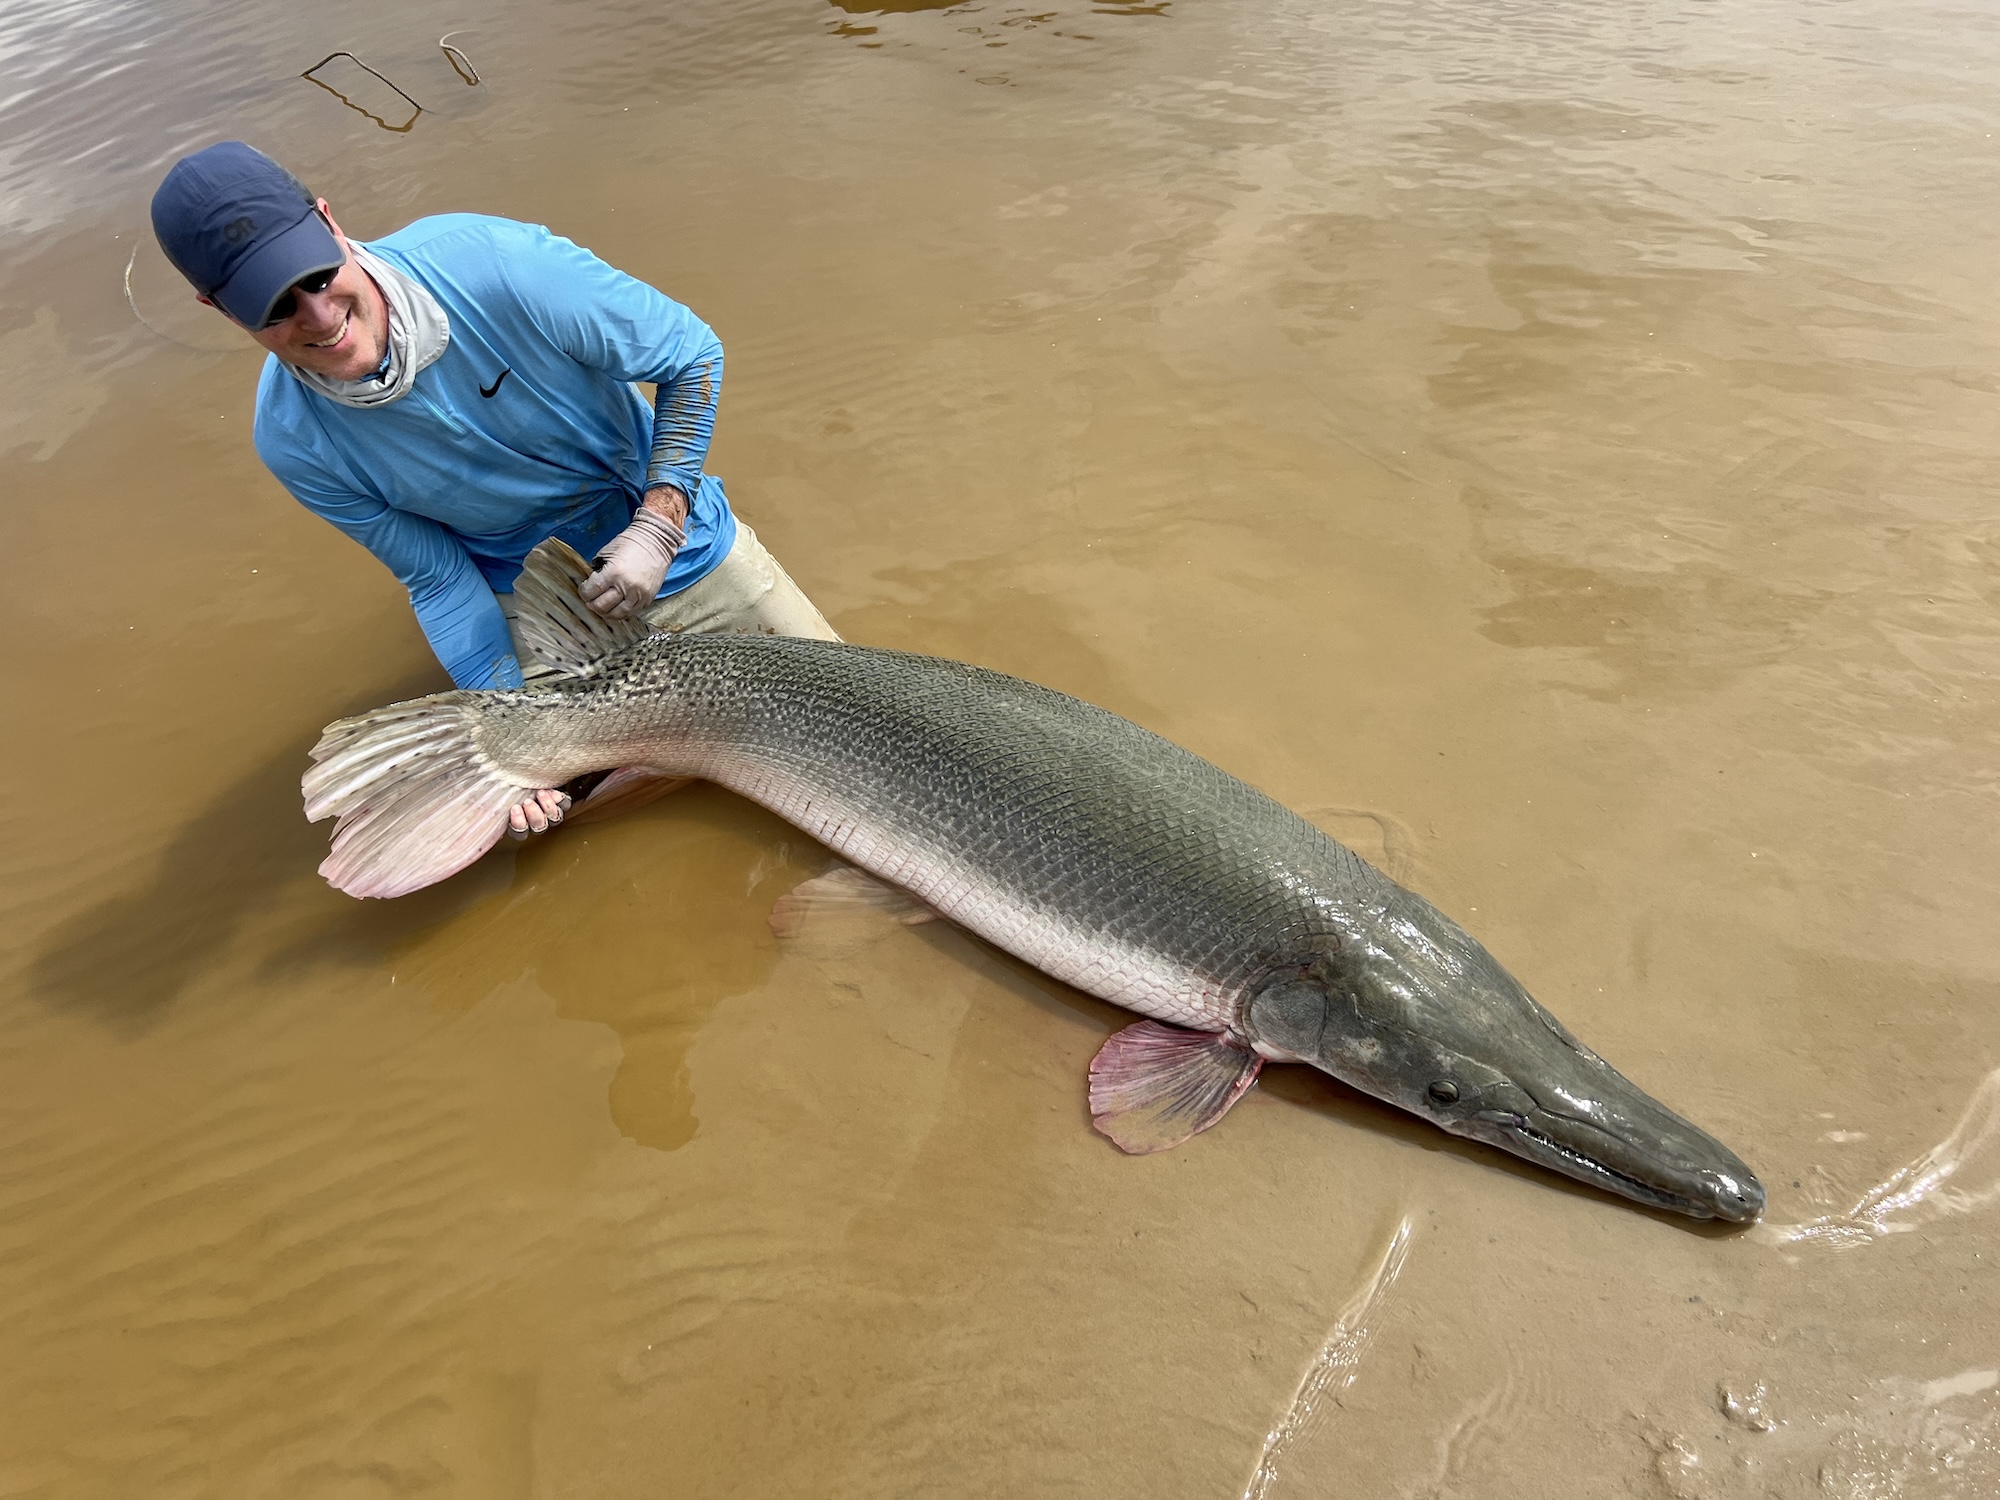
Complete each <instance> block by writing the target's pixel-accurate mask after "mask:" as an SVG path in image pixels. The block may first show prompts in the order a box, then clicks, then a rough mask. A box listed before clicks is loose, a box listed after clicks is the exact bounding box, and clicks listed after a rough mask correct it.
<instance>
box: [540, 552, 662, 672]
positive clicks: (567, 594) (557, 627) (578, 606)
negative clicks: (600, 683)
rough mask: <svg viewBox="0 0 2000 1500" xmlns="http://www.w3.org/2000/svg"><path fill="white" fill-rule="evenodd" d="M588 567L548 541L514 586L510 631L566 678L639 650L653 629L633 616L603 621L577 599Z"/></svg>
mask: <svg viewBox="0 0 2000 1500" xmlns="http://www.w3.org/2000/svg"><path fill="white" fill-rule="evenodd" d="M589 576H590V564H589V563H587V562H585V561H584V560H583V559H582V558H581V557H579V556H577V552H576V549H575V548H574V547H572V546H570V544H569V543H568V542H564V541H558V540H557V539H556V538H555V537H550V538H549V539H548V540H547V541H545V542H543V543H542V544H541V545H540V546H538V547H537V548H535V550H534V551H533V552H530V553H529V554H528V560H527V562H525V563H524V564H522V567H521V574H520V576H519V577H518V578H516V579H515V580H514V628H515V629H516V630H518V631H519V632H520V634H521V639H522V641H523V642H525V643H526V645H527V647H528V649H529V650H530V651H532V652H534V653H535V655H536V656H538V657H540V658H541V659H542V660H543V661H545V662H547V663H548V664H549V665H550V666H552V667H554V668H555V669H556V670H557V671H558V672H561V673H563V674H564V675H566V676H569V677H581V676H583V675H585V674H586V673H588V672H591V671H594V670H595V669H596V667H597V664H598V663H599V662H601V661H603V660H604V658H605V657H607V656H615V655H616V654H617V653H618V652H620V651H623V650H625V649H626V648H627V647H628V646H634V645H637V644H638V643H639V642H640V641H643V640H644V639H645V638H646V637H647V636H648V635H650V634H652V627H651V626H649V625H648V624H647V623H646V622H645V621H644V620H642V619H640V618H638V617H637V616H636V615H635V616H634V617H633V618H631V619H629V620H607V619H605V618H604V616H603V615H600V614H599V613H598V612H597V611H596V610H594V609H592V608H591V607H590V606H589V605H588V604H585V603H584V602H583V597H582V596H581V595H580V594H578V593H577V591H576V586H577V584H579V583H581V582H582V581H583V580H584V579H586V578H588V577H589Z"/></svg>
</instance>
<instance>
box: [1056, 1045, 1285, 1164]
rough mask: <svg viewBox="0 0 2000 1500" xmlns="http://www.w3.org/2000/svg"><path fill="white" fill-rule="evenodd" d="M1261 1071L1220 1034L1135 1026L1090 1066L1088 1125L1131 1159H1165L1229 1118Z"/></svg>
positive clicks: (1259, 1063) (1255, 1059) (1254, 1058)
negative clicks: (1155, 1155)
mask: <svg viewBox="0 0 2000 1500" xmlns="http://www.w3.org/2000/svg"><path fill="white" fill-rule="evenodd" d="M1263 1066H1264V1059H1263V1058H1261V1057H1259V1056H1258V1055H1257V1054H1256V1053H1255V1052H1252V1051H1251V1050H1250V1049H1249V1048H1248V1047H1245V1046H1243V1045H1241V1044H1240V1043H1237V1042H1233V1041H1231V1040H1230V1039H1229V1038H1228V1037H1226V1036H1223V1035H1221V1034H1220V1033H1217V1032H1212V1031H1184V1030H1182V1029H1181V1028H1180V1027H1178V1026H1162V1025H1161V1024H1160V1023H1159V1022H1158V1021H1141V1022H1139V1023H1138V1024H1137V1025H1136V1026H1127V1027H1126V1028H1125V1029H1124V1030H1123V1031H1121V1032H1119V1033H1118V1034H1117V1035H1115V1036H1113V1037H1112V1038H1111V1039H1110V1040H1109V1041H1107V1042H1106V1043H1105V1044H1104V1045H1103V1046H1102V1047H1100V1048H1099V1049H1098V1052H1097V1056H1095V1057H1093V1058H1092V1059H1091V1060H1090V1123H1091V1124H1092V1125H1094V1126H1096V1127H1097V1128H1098V1129H1099V1130H1101V1131H1102V1132H1103V1133H1104V1134H1106V1135H1108V1136H1110V1137H1111V1139H1112V1140H1113V1141H1115V1142H1117V1143H1118V1146H1119V1149H1120V1150H1123V1151H1129V1152H1130V1153H1131V1154H1132V1155H1134V1156H1144V1155H1147V1154H1148V1153H1150V1152H1154V1151H1165V1150H1167V1149H1168V1148H1170V1147H1173V1146H1178V1145H1179V1144H1180V1143H1181V1142H1182V1141H1184V1140H1186V1139H1187V1138H1188V1137H1189V1136H1191V1135H1195V1134H1197V1133H1199V1132H1200V1131H1204V1130H1206V1129H1208V1127H1209V1126H1211V1125H1213V1124H1214V1123H1215V1122H1216V1121H1217V1120H1219V1119H1221V1118H1222V1117H1223V1116H1224V1115H1226V1114H1228V1113H1229V1106H1230V1105H1232V1104H1234V1103H1235V1102H1236V1101H1237V1100H1238V1099H1240V1098H1241V1097H1242V1096H1243V1091H1244V1090H1245V1089H1247V1088H1249V1087H1250V1085H1251V1084H1253V1083H1255V1082H1256V1081H1257V1072H1258V1069H1260V1068H1262V1067H1263Z"/></svg>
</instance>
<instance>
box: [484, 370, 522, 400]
mask: <svg viewBox="0 0 2000 1500" xmlns="http://www.w3.org/2000/svg"><path fill="white" fill-rule="evenodd" d="M513 373H514V367H513V366H512V365H509V366H508V367H507V368H506V369H504V370H502V371H501V372H500V373H499V374H498V375H495V376H494V377H493V384H491V385H482V386H481V387H480V388H479V394H480V395H482V396H485V397H487V398H488V399H489V400H490V399H491V398H492V397H493V395H494V393H495V392H497V391H498V390H499V389H500V382H501V381H503V380H505V379H506V378H507V377H508V376H509V375H512V374H513Z"/></svg>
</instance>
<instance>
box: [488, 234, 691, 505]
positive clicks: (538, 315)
mask: <svg viewBox="0 0 2000 1500" xmlns="http://www.w3.org/2000/svg"><path fill="white" fill-rule="evenodd" d="M505 269H506V275H507V278H508V282H509V284H510V286H511V288H512V290H513V292H514V295H515V296H516V297H517V298H519V299H520V302H521V305H522V306H523V307H525V308H526V309H527V311H528V315H529V316H530V317H531V318H532V319H533V320H534V322H535V324H536V326H537V327H538V328H540V329H541V331H542V332H543V333H544V334H545V335H546V336H547V337H548V338H549V340H550V341H551V342H552V343H554V344H555V345H556V347H557V348H559V349H561V350H562V351H563V352H564V353H566V354H568V355H569V357H570V358H571V359H574V360H575V361H576V362H577V363H578V364H581V365H587V366H589V367H590V368H591V369H594V370H601V371H603V372H604V373H605V374H607V375H610V376H612V377H613V378H614V379H617V380H627V381H640V380H643V381H649V382H652V383H654V384H656V385H657V386H658V387H659V390H658V393H657V394H656V396H655V397H654V404H653V445H652V453H651V456H650V458H649V459H648V462H647V465H646V484H647V486H648V487H649V488H650V487H651V486H653V485H658V484H671V485H673V486H674V487H675V488H676V489H678V490H680V491H681V493H682V494H685V495H693V494H694V492H695V489H696V487H697V486H699V485H700V483H701V473H702V466H703V464H704V463H706V462H707V459H708V445H709V442H710V441H711V439H713V437H714V435H715V410H716V404H717V403H718V402H719V401H720V400H721V398H722V341H721V340H720V339H718V338H717V337H716V336H715V332H714V330H713V329H711V328H710V327H709V326H708V325H707V324H706V323H704V322H702V320H701V319H700V318H698V317H696V316H695V315H694V314H693V313H692V312H690V311H689V310H688V309H687V308H686V307H684V306H682V305H681V304H680V303H678V302H676V301H674V300H673V298H671V297H669V296H667V295H666V294H665V293H663V292H660V291H659V290H657V289H656V288H653V287H650V286H648V285H647V284H646V283H645V282H643V281H640V280H639V279H638V278H636V277H633V276H628V275H626V274H625V273H624V272H623V271H620V270H618V269H616V268H615V267H613V266H609V265H606V264H605V263H604V262H603V261H601V260H599V259H598V258H597V257H596V256H595V255H592V254H591V253H590V252H589V251H588V250H585V249H584V248H583V247H582V246H580V245H577V244H575V243H573V242H571V241H569V240H566V239H564V238H562V237H561V236H560V235H556V234H551V233H549V231H547V230H546V229H542V230H538V231H537V232H536V234H535V236H534V238H533V240H532V242H531V244H530V246H529V247H528V248H527V249H526V251H525V253H523V254H521V255H520V256H518V257H509V259H508V262H507V264H506V268H505Z"/></svg>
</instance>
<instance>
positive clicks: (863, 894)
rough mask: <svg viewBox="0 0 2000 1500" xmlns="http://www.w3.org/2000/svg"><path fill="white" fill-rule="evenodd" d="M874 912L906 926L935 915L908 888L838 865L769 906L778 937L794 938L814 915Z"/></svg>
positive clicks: (928, 920)
mask: <svg viewBox="0 0 2000 1500" xmlns="http://www.w3.org/2000/svg"><path fill="white" fill-rule="evenodd" d="M874 913H879V914H880V915H881V916H883V917H886V918H888V919H889V920H890V921H892V922H900V923H902V924H903V926H905V927H915V926H916V925H918V924H919V923H921V922H934V921H936V920H937V915H938V914H937V913H936V912H935V911H933V910H931V908H930V907H928V906H926V905H924V903H923V902H921V901H919V900H918V899H917V898H916V897H915V896H912V895H911V894H910V893H909V892H908V891H905V890H900V889H898V888H897V887H896V886H893V885H890V884H888V883H887V882H886V881H881V880H877V879H876V878H875V877H874V876H873V875H870V874H868V873H867V872H866V871H865V870H857V869H855V868H854V867H853V866H852V865H841V866H839V867H838V868H836V869H832V870H829V871H827V872H826V874H824V875H819V876H815V877H814V878H813V879H811V880H807V881H804V882H802V883H801V884H799V885H795V886H793V887H792V888H791V889H790V890H789V891H787V892H785V894H784V895H782V896H780V897H779V898H778V900H777V904H776V905H774V906H773V907H772V908H771V931H773V932H775V933H776V934H777V935H778V936H779V937H781V938H788V937H797V936H798V935H799V933H800V931H801V930H802V929H803V928H804V927H805V924H806V920H807V919H808V918H809V917H811V916H813V915H815V914H827V915H834V916H843V917H852V916H858V915H864V914H874Z"/></svg>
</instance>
